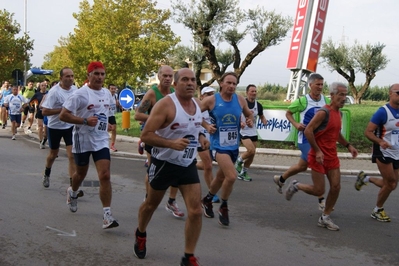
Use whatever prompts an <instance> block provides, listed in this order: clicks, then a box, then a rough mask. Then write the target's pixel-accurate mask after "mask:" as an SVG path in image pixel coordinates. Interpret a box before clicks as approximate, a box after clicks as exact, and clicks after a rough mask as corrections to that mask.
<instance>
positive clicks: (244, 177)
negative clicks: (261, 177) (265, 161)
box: [237, 172, 252, 182]
mask: <svg viewBox="0 0 399 266" xmlns="http://www.w3.org/2000/svg"><path fill="white" fill-rule="evenodd" d="M237 178H238V179H240V180H242V181H246V182H251V181H252V178H250V177H249V175H248V173H247V172H244V173H242V174H238V176H237Z"/></svg>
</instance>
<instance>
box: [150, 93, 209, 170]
mask: <svg viewBox="0 0 399 266" xmlns="http://www.w3.org/2000/svg"><path fill="white" fill-rule="evenodd" d="M165 97H170V98H171V99H172V100H173V103H174V105H175V109H176V114H175V118H174V119H173V121H172V123H170V124H169V125H168V126H167V127H165V128H162V129H158V130H157V131H156V132H155V133H156V134H158V135H159V136H162V137H164V138H167V139H178V138H187V139H189V140H190V144H188V146H187V147H186V148H185V149H184V150H182V151H177V150H173V149H170V148H160V147H153V148H152V152H151V154H152V156H153V157H154V158H156V159H158V160H162V161H167V162H169V163H172V164H176V165H180V166H189V165H190V164H191V163H192V162H193V161H194V159H195V158H196V157H197V147H198V135H199V132H200V131H201V129H202V127H201V123H202V113H201V109H200V107H199V106H198V104H197V103H196V101H195V100H194V99H192V101H193V102H194V104H195V109H196V111H195V114H194V115H190V114H187V113H186V111H185V110H184V109H183V107H182V106H181V105H180V102H179V101H178V100H177V98H176V94H175V93H172V94H169V95H167V96H165Z"/></svg>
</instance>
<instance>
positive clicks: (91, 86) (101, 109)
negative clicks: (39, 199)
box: [60, 62, 119, 229]
mask: <svg viewBox="0 0 399 266" xmlns="http://www.w3.org/2000/svg"><path fill="white" fill-rule="evenodd" d="M87 73H88V74H87V77H88V80H89V83H88V85H85V86H83V87H82V88H80V89H79V90H77V91H76V92H75V93H74V94H73V95H72V96H71V97H69V98H68V99H67V100H66V102H65V103H64V105H63V108H62V111H61V114H60V119H61V121H64V122H68V123H72V124H75V126H74V129H73V148H72V153H73V155H74V158H75V164H76V172H75V173H74V174H73V176H72V186H70V187H69V188H68V190H67V203H68V205H69V209H70V211H71V212H76V211H77V209H78V206H77V198H78V189H79V187H80V185H81V183H82V181H83V180H84V179H85V177H86V174H87V171H88V169H89V160H90V156H92V157H93V161H94V163H95V165H96V169H97V173H98V178H99V180H100V200H101V202H102V205H103V211H104V219H103V228H104V229H107V228H113V227H117V226H118V225H119V224H118V222H117V221H116V220H115V219H114V218H113V217H112V214H111V198H112V188H111V181H110V179H111V174H110V163H111V156H110V152H109V148H108V145H109V140H108V139H109V135H108V130H109V131H111V130H112V129H113V128H114V127H115V124H111V123H109V121H108V118H109V111H110V105H111V102H112V96H111V93H110V92H109V90H107V89H106V88H103V87H102V86H103V84H104V79H105V68H104V65H103V64H102V63H101V62H91V63H90V64H89V66H88V67H87Z"/></svg>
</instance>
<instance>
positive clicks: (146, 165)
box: [144, 159, 148, 167]
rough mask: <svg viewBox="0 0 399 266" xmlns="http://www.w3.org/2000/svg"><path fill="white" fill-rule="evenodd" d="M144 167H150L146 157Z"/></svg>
mask: <svg viewBox="0 0 399 266" xmlns="http://www.w3.org/2000/svg"><path fill="white" fill-rule="evenodd" d="M144 167H148V159H145V163H144Z"/></svg>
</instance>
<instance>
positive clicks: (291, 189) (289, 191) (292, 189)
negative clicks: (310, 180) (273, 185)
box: [285, 180, 298, 200]
mask: <svg viewBox="0 0 399 266" xmlns="http://www.w3.org/2000/svg"><path fill="white" fill-rule="evenodd" d="M296 184H298V181H296V180H292V181H291V183H290V186H289V187H288V189H287V190H286V191H285V199H286V200H291V199H292V196H294V194H295V193H297V192H298V189H297V188H296V187H295V185H296Z"/></svg>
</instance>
